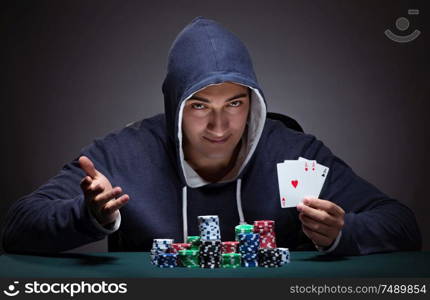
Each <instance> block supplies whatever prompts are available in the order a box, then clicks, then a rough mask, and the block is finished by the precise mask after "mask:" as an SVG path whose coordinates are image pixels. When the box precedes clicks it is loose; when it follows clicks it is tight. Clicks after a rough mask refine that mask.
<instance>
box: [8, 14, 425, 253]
mask: <svg viewBox="0 0 430 300" xmlns="http://www.w3.org/2000/svg"><path fill="white" fill-rule="evenodd" d="M168 59H169V61H168V70H167V76H166V78H165V81H164V83H163V87H162V90H163V94H164V101H165V114H159V115H156V116H154V117H152V118H148V119H144V120H141V121H138V122H135V123H133V124H132V125H130V126H127V127H125V128H122V129H120V130H116V131H114V132H112V133H110V134H108V135H107V136H105V137H103V138H100V139H96V140H95V141H94V142H93V143H92V144H90V145H89V146H87V147H85V148H84V149H82V151H81V153H80V155H86V156H88V157H89V158H90V159H91V160H92V161H93V162H94V164H95V167H96V168H97V169H98V171H100V172H101V173H103V174H104V175H105V176H106V177H107V178H108V179H109V180H110V182H111V183H112V185H113V186H121V187H122V189H123V191H124V192H125V193H127V194H129V196H130V200H129V202H128V203H127V204H126V205H125V206H124V207H122V208H121V210H120V217H119V218H118V219H117V220H116V222H115V224H114V225H113V227H111V228H104V227H102V226H101V225H100V224H98V222H97V221H96V219H95V218H94V217H93V216H92V215H91V213H90V212H89V210H88V208H87V206H86V203H85V200H84V196H83V193H82V191H81V189H80V185H79V183H80V181H81V180H82V178H83V177H84V176H85V174H84V172H83V171H82V170H81V169H80V167H79V163H78V160H77V159H78V158H79V156H80V155H79V156H77V158H76V159H75V160H73V161H72V162H71V163H68V164H66V165H65V166H64V167H63V169H62V170H61V171H60V172H59V174H58V175H56V176H55V177H53V178H51V179H50V180H49V181H48V182H47V183H46V184H44V185H43V186H41V187H40V188H39V189H37V190H36V191H34V192H33V193H31V194H29V195H27V196H25V197H23V198H21V199H19V200H18V201H16V202H15V203H14V204H13V205H12V206H11V208H10V210H9V213H8V215H7V218H6V222H5V227H4V232H3V246H4V249H5V250H6V251H7V252H58V251H63V250H68V249H72V248H74V247H77V246H80V245H83V244H86V243H90V242H94V241H97V240H100V239H102V238H104V237H105V236H106V235H108V236H109V248H110V250H112V251H114V250H116V251H148V250H149V249H150V247H151V242H152V239H153V238H173V239H175V240H176V241H177V242H181V241H183V239H184V238H186V236H187V235H198V234H199V233H198V226H197V216H199V215H218V216H219V219H220V226H221V237H222V240H224V241H228V240H234V227H235V226H236V225H238V224H239V223H244V222H248V223H252V221H254V220H263V219H268V220H274V221H275V224H276V228H275V230H276V236H277V243H278V245H279V246H283V247H289V248H290V249H291V250H304V249H315V248H314V247H313V245H312V243H311V242H310V240H309V239H307V237H306V236H305V235H304V234H303V232H302V230H301V222H300V220H299V219H298V212H297V209H296V208H281V206H280V202H279V188H278V184H277V182H278V181H277V172H276V164H277V163H279V162H283V161H284V160H291V159H297V158H299V157H304V158H307V159H311V160H317V161H318V162H319V163H320V164H323V165H325V166H328V167H329V168H330V172H329V176H328V178H327V179H326V182H325V184H324V186H323V189H322V192H321V194H320V197H319V198H321V199H326V200H330V201H332V202H334V203H336V204H337V205H339V206H340V207H342V208H343V209H344V210H345V212H346V215H345V225H344V227H343V229H342V234H341V235H340V239H339V240H338V244H337V246H336V247H335V249H334V250H333V251H332V252H331V253H333V254H339V255H361V254H369V253H374V252H385V251H396V250H417V249H420V247H421V236H420V232H419V229H418V226H417V224H416V220H415V217H414V214H413V212H412V211H411V210H410V209H409V208H407V207H406V206H405V205H403V204H401V203H400V202H398V201H397V200H394V199H391V198H390V197H388V196H387V195H385V194H384V193H382V192H381V191H379V190H378V189H377V188H375V187H374V186H373V185H371V184H370V183H368V182H366V181H365V180H363V179H362V178H360V177H359V176H357V175H356V174H355V173H354V172H353V171H352V170H351V168H350V167H349V166H348V165H347V164H346V163H345V162H343V161H342V160H341V159H339V158H338V157H336V156H335V155H333V153H332V152H331V151H330V150H329V149H328V148H327V147H326V146H325V145H324V144H323V143H322V142H321V141H319V140H317V139H316V138H315V137H314V136H313V135H310V134H304V133H301V132H297V131H294V130H292V129H289V128H287V127H286V126H285V125H284V124H283V123H281V122H279V121H275V120H270V119H266V102H265V99H264V93H263V91H262V90H261V88H260V87H259V85H258V83H257V79H256V76H255V74H254V71H253V66H252V62H251V59H250V56H249V54H248V51H247V49H246V48H245V46H244V45H243V44H242V42H241V41H240V40H239V39H238V38H237V37H236V36H235V35H234V34H232V33H231V32H229V31H228V30H226V29H225V28H224V27H223V26H221V25H220V24H218V23H217V22H214V21H212V20H208V19H205V18H201V17H198V18H196V19H194V20H193V21H192V22H191V23H190V24H189V25H187V26H186V27H185V28H184V29H183V30H182V31H181V32H180V34H179V35H178V36H177V38H176V39H175V41H174V43H173V45H172V47H171V49H170V52H169V58H168ZM221 82H234V83H237V84H241V85H243V86H246V87H249V89H250V91H251V112H250V115H249V120H248V123H247V124H248V125H247V130H246V133H245V134H244V136H243V138H242V143H241V145H242V146H241V150H240V155H239V157H238V159H237V162H236V165H235V170H236V172H235V174H234V176H232V177H230V178H225V180H221V181H219V182H217V183H210V182H206V181H205V180H204V179H202V178H201V177H200V176H199V175H198V174H197V173H196V172H195V171H194V170H193V169H192V168H191V167H190V166H189V165H188V163H187V162H186V161H185V160H184V154H183V150H182V129H181V124H182V110H183V106H184V103H185V101H186V100H187V99H188V98H190V97H191V96H192V95H193V94H194V93H196V92H198V91H199V90H201V89H203V88H205V87H207V86H208V85H212V84H217V83H221Z"/></svg>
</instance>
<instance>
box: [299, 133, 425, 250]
mask: <svg viewBox="0 0 430 300" xmlns="http://www.w3.org/2000/svg"><path fill="white" fill-rule="evenodd" d="M307 152H308V153H307V156H308V157H310V159H316V160H317V161H318V162H319V163H321V164H323V165H326V166H328V167H329V168H330V171H329V176H328V178H327V180H326V182H325V184H324V187H323V190H322V192H321V195H320V197H319V198H321V199H327V200H329V201H331V202H333V203H334V204H336V205H337V206H339V207H340V208H342V209H343V210H344V211H345V215H344V216H343V219H344V222H341V223H343V224H342V225H343V226H342V228H341V236H340V239H339V243H338V244H337V246H336V247H335V249H333V251H331V252H330V253H331V254H334V255H365V254H370V253H376V252H389V251H401V250H419V249H420V248H421V243H422V241H421V234H420V231H419V228H418V225H417V222H416V219H415V216H414V213H413V212H412V211H411V210H410V209H409V208H408V207H406V206H405V205H404V204H402V203H400V202H399V201H397V200H395V199H392V198H390V197H388V196H387V195H385V194H384V193H382V192H381V191H379V190H378V189H377V188H376V187H374V186H373V185H372V184H370V183H368V182H367V181H365V180H364V179H362V178H360V177H359V176H358V175H356V174H355V173H354V172H353V170H352V169H351V168H350V167H349V166H348V165H347V164H346V163H344V162H343V161H342V160H340V159H339V158H337V157H336V156H334V155H333V154H332V153H331V151H330V150H329V149H328V148H327V147H325V146H324V145H323V143H321V142H320V141H318V140H315V139H314V140H313V142H312V143H311V144H310V147H309V148H308V151H307Z"/></svg>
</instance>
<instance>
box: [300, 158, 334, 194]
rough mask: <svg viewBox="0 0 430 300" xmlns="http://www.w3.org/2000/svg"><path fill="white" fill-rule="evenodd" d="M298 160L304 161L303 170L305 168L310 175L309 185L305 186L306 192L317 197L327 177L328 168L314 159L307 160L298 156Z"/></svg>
mask: <svg viewBox="0 0 430 300" xmlns="http://www.w3.org/2000/svg"><path fill="white" fill-rule="evenodd" d="M299 161H304V162H305V171H306V170H307V171H308V172H309V175H310V176H311V179H310V180H309V183H308V184H309V185H308V186H307V193H308V194H309V195H310V196H312V197H316V198H318V197H319V195H320V193H321V190H322V188H323V185H324V182H325V180H326V178H327V175H328V171H329V168H328V167H326V166H323V165H321V164H319V163H317V162H316V161H315V160H308V159H306V158H303V157H299ZM306 163H307V164H306Z"/></svg>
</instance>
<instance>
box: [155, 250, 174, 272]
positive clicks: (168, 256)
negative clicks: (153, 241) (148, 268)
mask: <svg viewBox="0 0 430 300" xmlns="http://www.w3.org/2000/svg"><path fill="white" fill-rule="evenodd" d="M177 260H178V253H160V254H158V258H157V266H158V267H160V268H174V267H176V266H177Z"/></svg>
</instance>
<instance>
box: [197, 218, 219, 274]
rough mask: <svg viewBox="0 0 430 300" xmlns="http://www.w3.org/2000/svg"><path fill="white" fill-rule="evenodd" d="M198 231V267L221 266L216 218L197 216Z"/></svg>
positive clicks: (217, 221) (217, 220)
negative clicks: (199, 242)
mask: <svg viewBox="0 0 430 300" xmlns="http://www.w3.org/2000/svg"><path fill="white" fill-rule="evenodd" d="M197 221H198V224H199V230H200V240H201V244H200V266H201V267H202V268H210V269H213V268H219V267H220V266H221V245H222V244H221V231H220V228H219V219H218V216H198V217H197Z"/></svg>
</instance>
